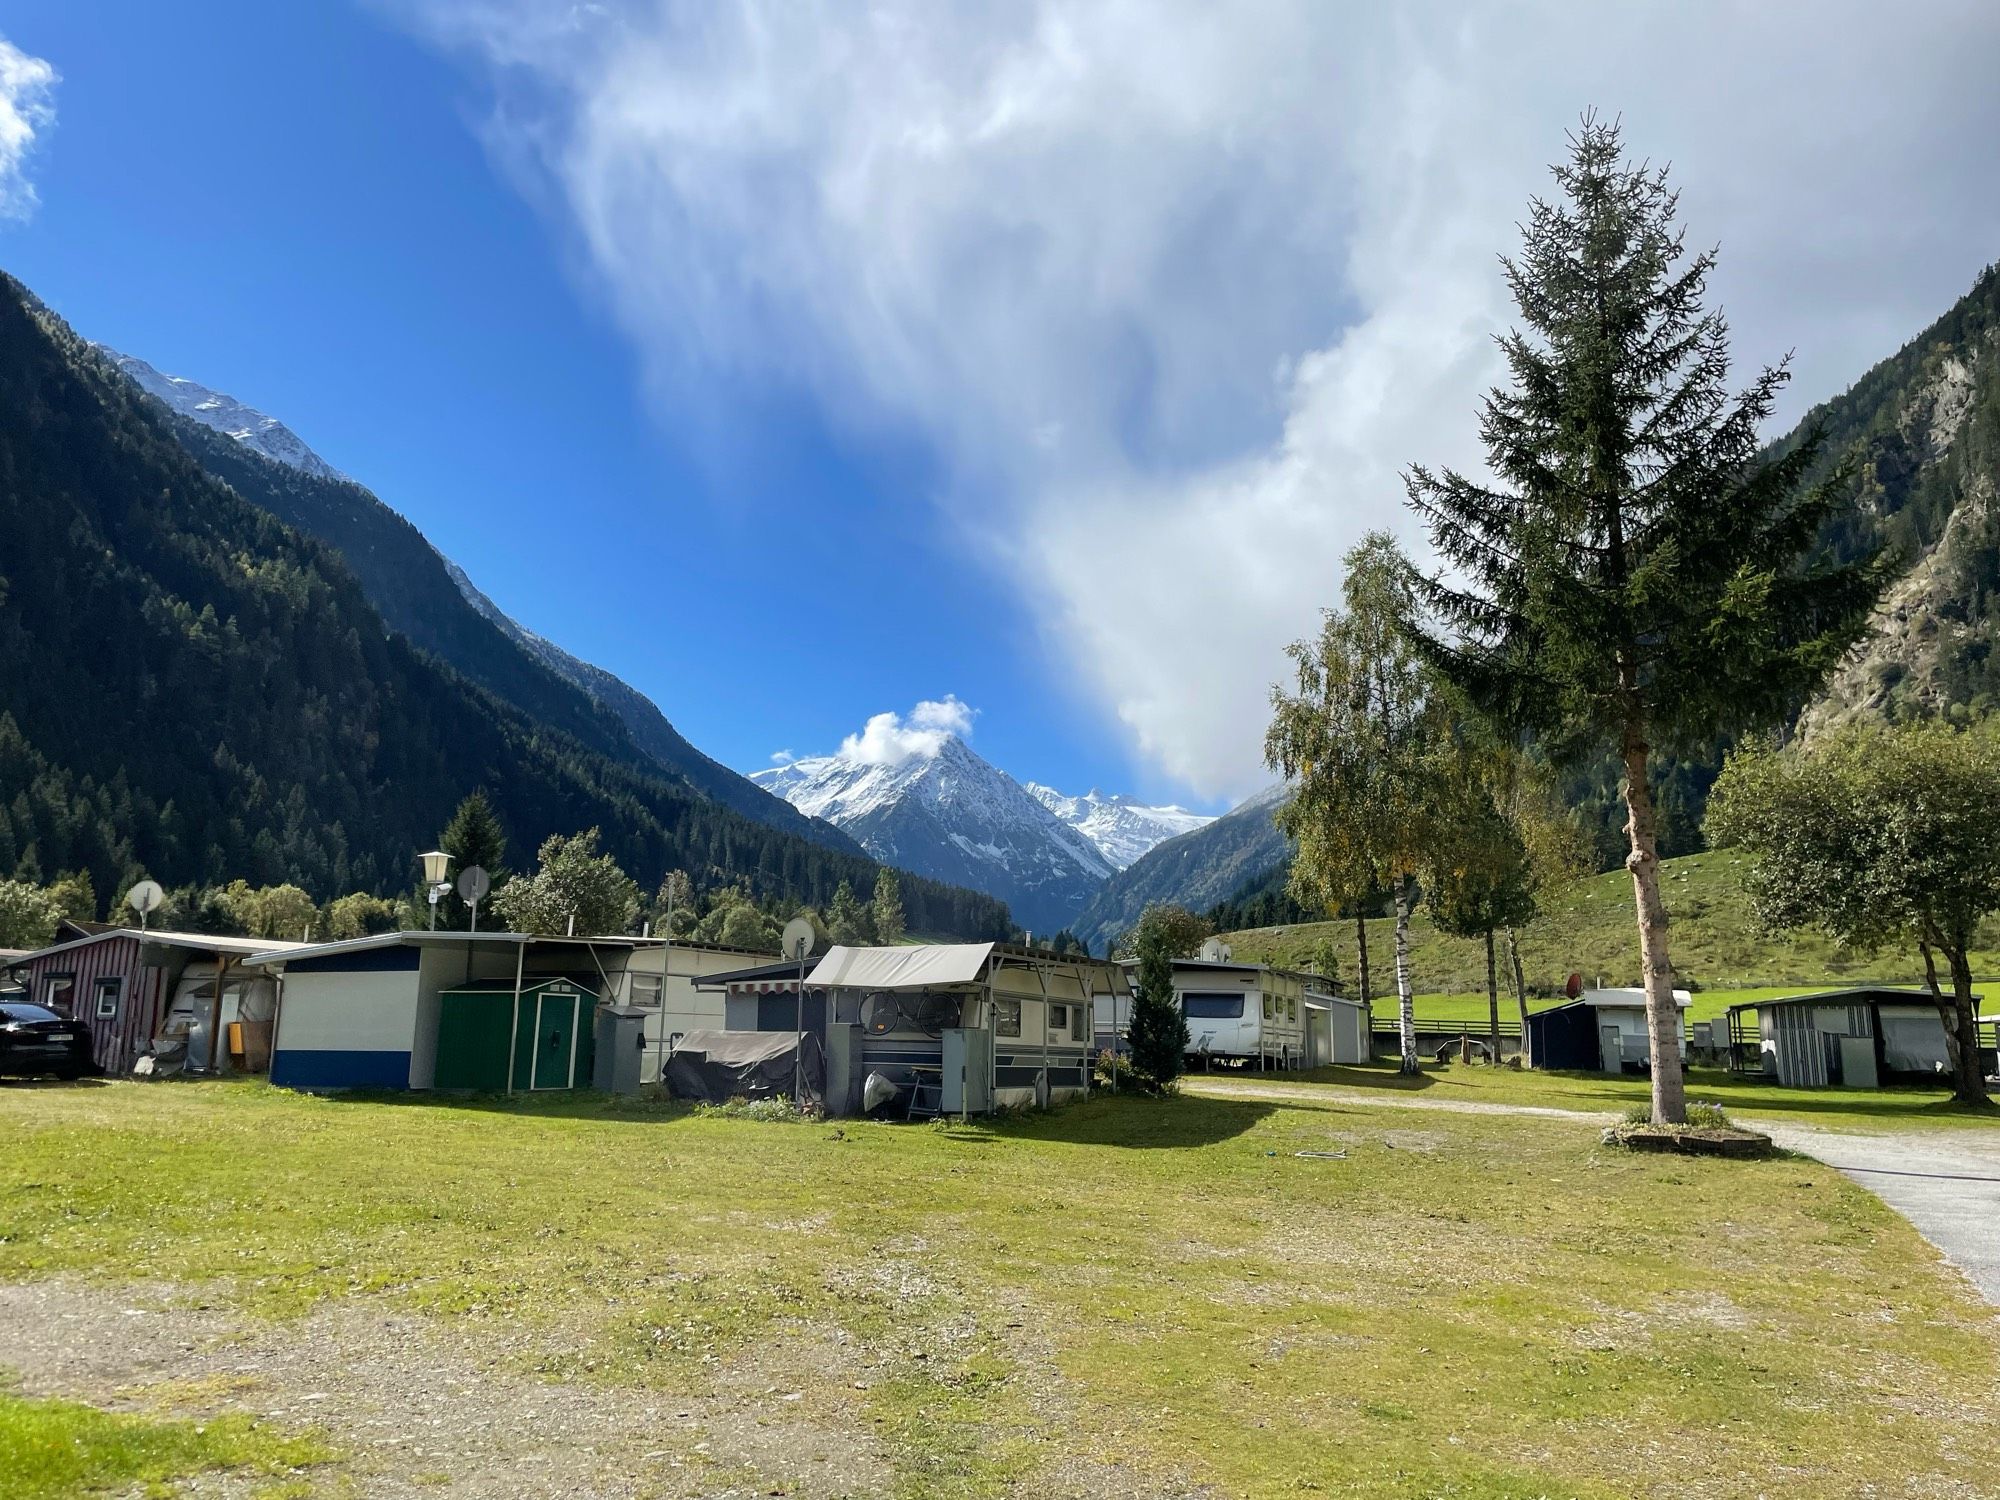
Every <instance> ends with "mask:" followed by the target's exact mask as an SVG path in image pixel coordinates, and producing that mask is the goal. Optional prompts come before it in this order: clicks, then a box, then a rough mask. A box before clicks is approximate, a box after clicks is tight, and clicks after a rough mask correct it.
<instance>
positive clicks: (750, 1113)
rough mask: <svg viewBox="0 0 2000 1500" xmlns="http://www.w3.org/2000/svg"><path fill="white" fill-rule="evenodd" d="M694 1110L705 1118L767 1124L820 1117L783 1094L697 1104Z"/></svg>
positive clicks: (796, 1122) (782, 1123) (812, 1119)
mask: <svg viewBox="0 0 2000 1500" xmlns="http://www.w3.org/2000/svg"><path fill="white" fill-rule="evenodd" d="M694 1112H695V1113H696V1114H697V1115H699V1116H701V1117H702V1118H703V1119H705V1120H757V1121H761V1122H762V1123H764V1124H767V1125H802V1124H808V1123H815V1122H817V1121H818V1120H819V1118H820V1112H819V1111H818V1110H817V1109H798V1108H796V1107H794V1105H793V1104H792V1101H791V1100H790V1098H788V1097H787V1096H786V1095H784V1094H778V1095H775V1096H773V1097H772V1098H769V1099H731V1100H730V1101H729V1102H728V1103H727V1104H697V1105H696V1106H695V1107H694Z"/></svg>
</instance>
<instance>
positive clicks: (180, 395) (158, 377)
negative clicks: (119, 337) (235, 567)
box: [91, 344, 347, 479]
mask: <svg viewBox="0 0 2000 1500" xmlns="http://www.w3.org/2000/svg"><path fill="white" fill-rule="evenodd" d="M91 347H92V348H94V349H95V350H96V351H97V352H98V354H100V355H101V356H102V357H103V358H105V359H107V360H109V361H110V362H111V363H112V364H113V365H115V366H117V367H118V369H119V371H120V372H121V373H123V374H124V375H125V376H126V378H127V379H129V380H131V381H132V383H133V384H135V385H137V386H138V387H139V388H140V389H141V390H143V391H145V392H146V393H147V394H148V395H150V396H157V397H158V398H159V399H160V400H161V401H164V402H165V403H166V404H167V405H168V407H170V408H171V409H172V410H174V411H176V412H179V413H180V414H181V415H182V416H184V417H187V418H189V419H190V420H191V421H196V422H199V423H201V425H202V426H204V427H210V428H213V429H214V430H215V431H217V432H219V433H221V434H222V435H223V436H224V437H230V438H234V439H236V441H237V442H239V443H241V444H243V445H244V446H245V447H246V448H251V449H254V450H255V451H256V452H258V453H261V454H263V455H264V456H265V457H266V458H269V459H275V460H276V461H277V462H279V463H281V464H285V465H288V466H289V467H291V468H294V469H298V470H300V471H301V472H303V473H306V474H312V475H316V476H317V477H319V478H321V479H345V478H346V477H347V476H346V475H345V474H343V473H341V472H340V470H338V469H336V468H335V467H334V466H333V465H332V464H330V463H328V462H327V461H326V460H325V459H323V458H321V457H320V456H319V455H318V454H317V453H315V452H313V451H312V449H310V448H308V447H307V446H306V444H305V440H304V439H303V438H301V437H300V436H299V435H298V434H297V433H296V432H294V431H292V429H291V428H289V427H287V426H286V425H285V424H284V423H283V422H280V421H279V420H278V419H277V418H276V417H270V416H266V415H265V414H264V413H263V412H261V411H258V410H257V409H256V408H255V407H251V406H245V405H244V404H243V403H242V402H241V401H238V400H237V399H236V398H235V397H234V396H225V395H223V394H222V393H221V392H220V391H212V390H210V389H209V388H208V387H207V386H205V385H201V384H199V383H197V382H195V381H192V380H183V379H182V378H181V377H180V376H178V375H162V374H161V373H160V372H159V371H158V370H156V369H154V368H153V367H152V366H151V365H149V364H147V363H146V362H145V361H144V360H143V359H137V358H134V357H133V356H132V355H130V354H120V353H119V352H118V351H117V350H116V349H113V348H110V347H108V346H106V345H104V344H93V345H92V346H91Z"/></svg>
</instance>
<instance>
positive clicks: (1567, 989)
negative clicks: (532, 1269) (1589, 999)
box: [1563, 974, 1583, 1000]
mask: <svg viewBox="0 0 2000 1500" xmlns="http://www.w3.org/2000/svg"><path fill="white" fill-rule="evenodd" d="M1563 993H1564V994H1565V995H1567V996H1569V998H1570V999H1572V1000H1574V999H1575V998H1576V997H1577V996H1578V995H1581V994H1582V993H1583V976H1582V975H1581V974H1572V975H1570V976H1569V979H1568V981H1567V982H1566V983H1564V985H1563Z"/></svg>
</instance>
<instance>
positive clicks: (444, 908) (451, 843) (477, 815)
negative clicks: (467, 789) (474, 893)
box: [438, 786, 508, 931]
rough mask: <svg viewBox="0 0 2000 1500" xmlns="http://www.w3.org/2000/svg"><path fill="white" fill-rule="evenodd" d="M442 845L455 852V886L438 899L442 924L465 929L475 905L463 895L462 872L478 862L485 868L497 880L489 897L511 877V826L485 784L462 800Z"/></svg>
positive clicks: (451, 877)
mask: <svg viewBox="0 0 2000 1500" xmlns="http://www.w3.org/2000/svg"><path fill="white" fill-rule="evenodd" d="M438 848H440V849H442V850H444V852H445V853H447V854H449V855H450V856H451V874H450V877H449V878H450V880H451V882H452V889H451V890H450V891H448V892H446V894H445V897H444V899H443V900H442V901H440V902H439V903H438V925H439V926H440V927H451V928H456V929H459V930H461V931H462V930H464V929H465V928H468V927H470V926H471V925H472V908H471V907H469V906H467V905H466V903H465V902H464V901H463V900H461V899H460V898H459V894H458V877H459V875H460V874H461V873H462V872H464V871H466V870H469V869H471V868H472V867H473V866H475V865H477V866H478V867H479V868H480V869H482V870H484V871H485V872H486V877H487V879H488V880H490V881H492V883H493V885H492V890H491V891H489V892H488V894H487V898H486V899H487V900H488V901H490V900H492V898H493V894H494V893H496V892H498V890H499V889H500V887H501V886H502V885H504V884H506V882H507V878H508V877H507V870H506V863H507V830H506V829H505V828H504V827H502V826H501V823H500V815H499V814H498V813H497V812H495V811H494V810H493V801H492V799H491V798H490V797H488V796H487V795H486V788H485V787H483V786H482V787H476V788H474V789H473V791H472V794H471V795H470V796H468V797H467V798H466V799H465V800H464V801H463V802H461V803H459V804H458V810H457V811H456V812H454V813H453V814H452V815H451V821H450V822H449V823H447V824H445V825H444V832H443V833H442V834H441V835H440V836H439V838H438ZM482 904H484V903H482ZM488 910H492V908H490V907H489V908H488Z"/></svg>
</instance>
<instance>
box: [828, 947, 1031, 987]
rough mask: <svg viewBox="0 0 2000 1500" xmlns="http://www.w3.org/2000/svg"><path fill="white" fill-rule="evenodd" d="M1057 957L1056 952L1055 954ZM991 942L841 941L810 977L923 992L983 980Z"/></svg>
mask: <svg viewBox="0 0 2000 1500" xmlns="http://www.w3.org/2000/svg"><path fill="white" fill-rule="evenodd" d="M1051 956H1053V955H1051ZM992 957H993V944H991V943H928V944H925V945H924V946H922V947H909V948H850V947H846V946H844V945H841V944H836V945H835V946H833V947H831V948H829V949H827V950H826V956H825V957H824V958H822V959H821V960H820V961H819V962H818V963H817V964H816V965H814V966H813V971H812V973H811V974H809V975H807V976H806V985H807V987H808V988H810V989H850V990H923V989H935V988H936V987H938V986H939V985H946V984H978V983H979V982H980V981H981V980H983V979H984V978H986V964H987V960H989V959H990V958H992Z"/></svg>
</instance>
